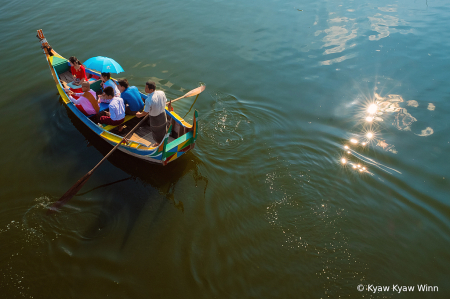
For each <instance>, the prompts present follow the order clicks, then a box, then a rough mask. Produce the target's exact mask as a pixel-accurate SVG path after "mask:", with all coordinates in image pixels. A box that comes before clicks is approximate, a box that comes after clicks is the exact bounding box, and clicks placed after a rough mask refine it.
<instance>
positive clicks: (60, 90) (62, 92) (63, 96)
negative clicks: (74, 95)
mask: <svg viewBox="0 0 450 299" xmlns="http://www.w3.org/2000/svg"><path fill="white" fill-rule="evenodd" d="M56 88H58V92H59V95H60V96H61V98H62V99H63V101H64V103H66V104H68V103H70V99H69V98H68V97H67V95H66V93H65V92H64V90H63V89H62V87H61V85H59V84H57V85H56Z"/></svg>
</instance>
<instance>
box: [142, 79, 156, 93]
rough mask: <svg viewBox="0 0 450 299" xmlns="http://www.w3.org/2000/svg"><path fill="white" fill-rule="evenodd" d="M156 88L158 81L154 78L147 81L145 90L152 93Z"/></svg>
mask: <svg viewBox="0 0 450 299" xmlns="http://www.w3.org/2000/svg"><path fill="white" fill-rule="evenodd" d="M155 90H156V83H155V82H154V81H152V80H148V81H147V83H145V92H146V93H152V92H154V91H155Z"/></svg>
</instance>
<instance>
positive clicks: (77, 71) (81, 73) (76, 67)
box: [69, 56, 88, 85]
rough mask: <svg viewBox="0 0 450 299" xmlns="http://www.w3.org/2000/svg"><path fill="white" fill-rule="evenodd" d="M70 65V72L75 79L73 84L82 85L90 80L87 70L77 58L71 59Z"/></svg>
mask: <svg viewBox="0 0 450 299" xmlns="http://www.w3.org/2000/svg"><path fill="white" fill-rule="evenodd" d="M69 63H70V71H71V72H72V75H73V77H74V80H73V83H74V84H75V85H81V83H83V82H84V81H87V80H88V79H87V77H86V69H85V68H84V66H83V65H81V62H80V61H79V60H78V59H77V58H76V57H75V56H72V57H70V58H69Z"/></svg>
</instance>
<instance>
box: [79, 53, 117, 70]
mask: <svg viewBox="0 0 450 299" xmlns="http://www.w3.org/2000/svg"><path fill="white" fill-rule="evenodd" d="M84 66H85V67H87V68H90V69H93V70H96V71H99V72H101V73H114V74H118V73H121V72H124V70H123V68H122V67H121V66H120V64H118V63H117V62H116V61H115V60H114V59H112V58H108V57H103V56H97V57H92V58H89V59H88V60H86V61H85V62H84Z"/></svg>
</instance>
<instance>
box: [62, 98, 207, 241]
mask: <svg viewBox="0 0 450 299" xmlns="http://www.w3.org/2000/svg"><path fill="white" fill-rule="evenodd" d="M60 101H61V103H62V99H61V98H60ZM64 107H65V108H66V110H67V115H68V117H69V119H70V121H71V122H72V124H73V125H74V126H75V128H76V129H77V130H78V131H79V132H80V133H81V134H82V135H83V136H84V137H85V138H86V140H87V141H88V142H89V145H88V146H91V145H92V146H94V147H95V148H96V149H97V150H98V151H99V152H100V153H101V154H102V155H106V154H107V153H108V152H109V151H110V150H111V149H112V148H113V146H111V145H110V144H109V143H107V142H106V141H104V140H103V139H102V138H100V137H99V136H98V135H97V134H95V133H94V132H93V131H92V130H91V129H89V128H88V127H87V126H86V125H85V124H84V123H83V122H82V121H81V120H80V119H79V118H78V117H77V116H76V115H75V114H74V113H73V112H72V111H71V110H70V109H69V108H68V107H67V106H65V105H64ZM108 161H109V162H110V163H111V164H113V165H114V166H115V167H117V168H119V169H121V170H122V171H124V172H126V173H128V174H129V175H130V177H128V178H124V179H121V180H117V181H114V182H109V183H106V184H102V185H99V186H96V187H94V188H91V189H90V190H83V189H82V190H80V193H79V194H78V195H77V196H84V195H86V194H89V193H90V192H92V191H94V190H99V189H102V188H105V189H107V188H106V187H109V186H111V185H114V184H121V183H124V184H126V181H129V180H141V181H142V182H143V183H144V185H147V187H148V188H145V192H146V193H147V194H146V196H137V197H134V198H129V196H127V195H126V192H125V191H123V192H119V193H117V194H109V193H111V192H105V193H108V195H107V197H106V198H105V200H103V201H102V204H101V205H102V206H101V209H100V210H101V212H100V214H99V216H98V217H97V220H96V221H95V223H93V224H92V225H91V226H90V228H88V229H87V230H86V231H85V233H84V234H83V238H84V239H85V240H91V239H95V238H96V237H97V236H98V234H99V231H101V230H102V229H103V228H105V227H108V226H110V225H113V224H112V223H111V222H113V221H114V218H115V217H117V215H120V214H122V213H126V212H128V215H127V219H128V223H127V228H126V232H125V236H124V238H123V242H122V246H121V248H123V247H124V246H125V244H126V241H127V240H128V238H129V236H130V233H131V231H132V229H133V227H134V225H135V223H136V220H137V219H138V218H139V215H140V213H141V211H142V210H143V209H144V206H145V205H146V204H148V203H149V200H151V199H152V198H161V196H162V197H163V198H165V199H166V200H162V201H159V202H157V204H158V205H159V206H158V207H157V211H156V213H155V217H154V219H153V221H152V224H153V223H154V222H156V221H157V220H158V217H159V214H160V212H161V211H162V209H163V208H164V207H165V206H166V204H167V203H171V204H172V205H173V206H174V207H176V208H177V209H179V210H180V211H181V212H184V204H183V202H182V201H181V200H175V198H174V192H175V187H176V185H177V183H178V182H179V181H180V179H181V178H183V177H184V176H186V175H189V176H192V177H193V179H194V181H195V184H196V185H197V184H198V183H199V182H203V183H204V190H203V191H204V192H203V193H204V194H205V192H206V188H207V185H208V180H207V178H205V177H203V176H202V175H201V174H200V172H199V166H200V165H202V162H201V161H200V160H199V159H198V158H197V157H196V156H195V155H194V154H193V153H192V152H188V153H186V154H184V155H183V156H181V157H180V158H178V159H177V160H176V161H174V162H172V163H169V164H167V165H166V166H162V165H159V164H154V163H150V162H146V161H143V160H141V159H138V158H136V157H133V156H130V155H127V154H125V153H123V152H121V151H119V150H116V151H115V152H114V153H113V154H112V155H111V156H110V157H109V158H108ZM93 175H95V173H94V174H93ZM130 185H132V184H130ZM202 185H203V184H202ZM115 189H119V190H121V189H124V188H115ZM184 199H189V197H184ZM155 202H156V201H155Z"/></svg>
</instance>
